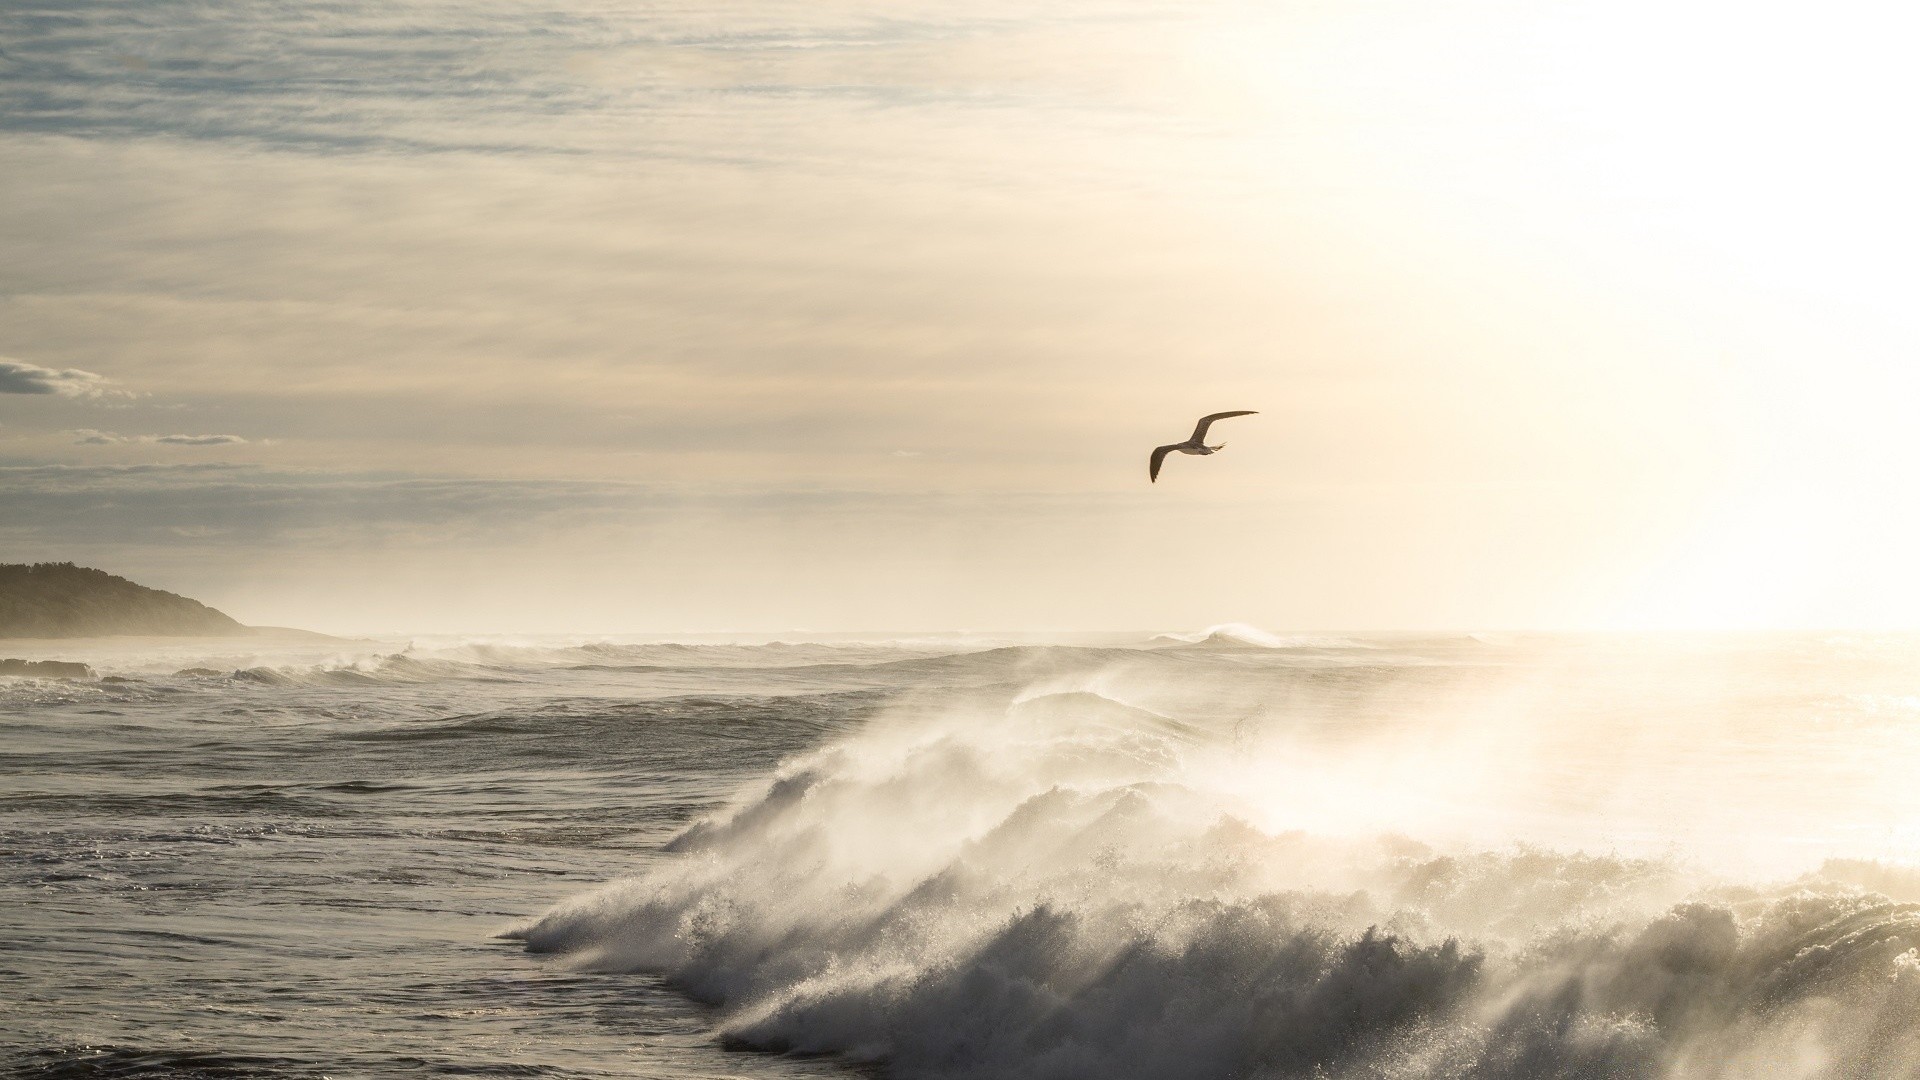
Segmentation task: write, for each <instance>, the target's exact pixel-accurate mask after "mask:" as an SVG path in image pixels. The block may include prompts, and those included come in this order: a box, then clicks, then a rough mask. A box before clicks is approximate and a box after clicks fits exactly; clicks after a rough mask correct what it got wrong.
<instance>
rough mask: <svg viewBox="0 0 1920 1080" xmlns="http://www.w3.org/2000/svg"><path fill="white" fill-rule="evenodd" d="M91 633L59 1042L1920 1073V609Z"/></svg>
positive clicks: (72, 1056) (228, 1054)
mask: <svg viewBox="0 0 1920 1080" xmlns="http://www.w3.org/2000/svg"><path fill="white" fill-rule="evenodd" d="M90 648H93V650H94V651H93V652H92V653H90V654H87V655H79V654H75V653H74V652H73V650H68V651H67V653H64V654H63V656H71V657H72V658H78V659H86V660H89V662H92V663H94V664H95V665H96V667H97V668H99V669H100V671H101V673H102V675H104V676H107V678H105V679H100V680H94V681H83V682H74V683H55V682H48V681H44V680H33V679H7V680H0V722H4V724H5V733H6V743H5V747H6V752H5V754H4V755H0V769H3V770H4V773H5V777H4V783H0V789H4V791H5V792H6V794H0V828H3V829H4V830H5V833H4V835H5V838H6V846H7V847H8V849H9V852H8V853H9V856H10V857H9V858H8V859H7V860H5V863H4V865H5V866H6V867H7V870H6V871H5V877H4V878H0V887H3V888H4V889H5V895H6V896H7V897H8V898H9V899H8V906H9V908H10V909H11V910H14V911H17V912H18V914H19V917H18V920H17V922H18V924H19V925H18V929H17V931H16V935H15V936H14V939H13V940H12V941H11V942H9V943H4V944H0V969H4V971H0V974H4V975H5V976H6V977H7V978H8V979H10V980H14V981H16V982H17V984H18V985H20V986H21V987H22V988H23V989H22V992H21V997H20V1000H21V1001H22V1002H24V1003H26V1009H25V1014H26V1017H27V1023H26V1024H25V1025H24V1026H23V1027H22V1028H21V1029H20V1030H19V1031H18V1032H15V1033H11V1034H9V1035H8V1036H6V1037H5V1038H4V1039H0V1047H3V1048H4V1049H5V1052H6V1053H7V1054H8V1055H10V1057H9V1067H10V1068H12V1069H13V1070H14V1071H15V1072H17V1073H20V1074H23V1075H42V1074H46V1073H45V1072H44V1071H45V1070H58V1071H61V1072H64V1073H65V1074H67V1075H112V1074H114V1073H113V1072H112V1071H111V1070H112V1069H116V1068H118V1069H121V1070H123V1071H124V1070H126V1069H129V1068H133V1067H135V1066H139V1067H142V1068H146V1067H149V1066H151V1067H153V1068H156V1069H165V1070H171V1073H172V1074H174V1075H194V1074H195V1070H198V1074H200V1075H216V1074H217V1075H236V1074H244V1075H251V1074H256V1073H260V1074H269V1073H271V1074H284V1075H311V1074H313V1073H314V1072H318V1071H326V1070H328V1069H332V1070H336V1071H335V1073H334V1075H339V1074H340V1072H346V1073H350V1074H352V1073H364V1074H393V1075H399V1074H419V1073H448V1072H460V1073H470V1072H474V1071H481V1072H503V1073H511V1074H514V1075H596V1076H598V1075H605V1076H616V1075H629V1076H633V1075H638V1076H679V1075H741V1074H749V1073H751V1074H756V1075H780V1076H785V1075H803V1074H805V1075H822V1074H834V1073H840V1074H846V1073H847V1072H848V1071H849V1070H859V1069H878V1070H880V1071H882V1072H884V1073H886V1074H888V1075H895V1076H901V1077H1062V1078H1065V1077H1136V1078H1159V1077H1229V1076H1232V1077H1252V1076H1271V1077H1355V1078H1360V1077H1366V1078H1389V1077H1391V1078H1416V1077H1419V1078H1425V1077H1436V1078H1437V1077H1459V1078H1467V1077H1485V1078H1496V1077H1498V1078H1515V1080H1518V1078H1522V1077H1582V1078H1585V1077H1593V1078H1603V1077H1647V1078H1676V1080H1677V1078H1691V1077H1750V1076H1760V1075H1765V1076H1782V1077H1808V1078H1813V1077H1842V1076H1844V1077H1902V1076H1913V1075H1920V1045H1915V1038H1916V1037H1915V1035H1914V1034H1913V1032H1914V1031H1915V1030H1916V1028H1915V1024H1914V1021H1915V1020H1916V1019H1920V959H1916V957H1920V952H1917V951H1916V948H1917V947H1920V905H1916V904H1915V903H1913V901H1916V900H1920V873H1917V872H1915V871H1914V870H1913V869H1911V868H1910V864H1909V860H1910V858H1911V852H1912V851H1913V849H1914V840H1915V837H1914V835H1913V823H1914V822H1915V821H1916V820H1920V817H1916V811H1920V806H1917V805H1916V803H1917V802H1920V793H1916V792H1914V791H1913V790H1912V785H1911V784H1910V783H1909V782H1908V778H1909V777H1911V776H1912V775H1913V773H1914V768H1915V766H1916V765H1917V764H1920V726H1916V719H1917V718H1920V665H1917V664H1916V661H1920V642H1915V641H1914V640H1912V639H1907V638H1854V639H1848V638H1814V637H1777V638H1760V637H1745V638H1737V639H1736V638H1649V639H1634V638H1622V637H1613V638H1559V639H1548V638H1499V637H1487V636H1481V637H1465V636H1461V637H1448V638H1408V637H1397V638H1385V637H1368V638H1337V637H1327V636H1314V637H1285V636H1278V637H1276V636H1273V635H1268V634H1264V633H1260V632H1257V631H1251V630H1248V629H1245V628H1220V629H1218V630H1217V631H1215V632H1201V633H1193V634H1182V635H1166V636H1162V637H1157V638H1149V637H1147V636H1144V635H1143V636H1141V637H1139V638H1135V639H1128V640H1118V639H1115V640H1107V641H1100V642H1083V643H1079V644H1055V645H1034V644H1009V643H1005V642H996V641H993V640H989V639H978V638H965V637H941V636H926V637H920V638H914V639H893V640H882V639H872V640H867V641H860V642H854V641H840V642H815V643H781V644H748V645H716V644H688V643H640V644H632V643H626V644H623V643H608V642H587V643H577V642H557V641H546V642H514V643H502V642H497V641H496V642H459V641H438V642H416V643H412V644H411V645H403V644H402V643H393V644H390V645H376V646H371V647H367V648H364V649H359V650H358V651H354V650H348V651H347V652H340V651H338V650H335V651H333V652H326V651H324V650H312V649H309V650H305V651H302V650H283V651H282V652H281V653H279V654H274V655H247V654H241V653H226V654H218V655H214V654H208V653H207V652H206V648H205V647H204V646H200V647H198V648H199V649H200V653H201V654H200V655H190V654H191V653H192V652H193V649H194V648H195V647H194V646H169V647H165V648H159V647H149V646H144V645H124V646H114V647H108V646H98V647H92V646H90ZM110 680H111V681H110ZM501 935H505V939H504V940H503V938H502V936H501ZM516 941H518V942H523V943H524V945H525V946H526V949H525V950H524V951H523V950H522V949H520V948H518V947H516V946H515V944H514V943H515V942H516ZM811 1055H825V1056H811ZM208 1062H212V1064H208ZM235 1062H238V1063H239V1064H235ZM143 1063H144V1064H143ZM223 1063H224V1064H223ZM223 1068H224V1069H227V1070H228V1071H227V1072H226V1073H220V1072H219V1071H218V1070H219V1069H223ZM36 1070H41V1071H36Z"/></svg>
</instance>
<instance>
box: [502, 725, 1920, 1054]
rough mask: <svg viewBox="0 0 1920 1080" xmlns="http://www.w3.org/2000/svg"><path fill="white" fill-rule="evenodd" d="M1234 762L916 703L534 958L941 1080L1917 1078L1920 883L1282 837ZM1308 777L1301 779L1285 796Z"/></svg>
mask: <svg viewBox="0 0 1920 1080" xmlns="http://www.w3.org/2000/svg"><path fill="white" fill-rule="evenodd" d="M1241 756H1244V748H1243V746H1242V745H1241V743H1240V741H1239V740H1238V739H1237V738H1236V737H1235V735H1234V733H1233V732H1231V731H1228V730H1223V729H1219V728H1217V727H1216V726H1209V725H1194V724H1189V723H1185V722H1182V721H1179V720H1176V719H1174V718H1171V717H1168V716H1164V715H1160V714H1157V713H1155V712H1152V711H1149V710H1145V709H1140V708H1135V707H1132V706H1129V705H1127V704H1124V703H1122V702H1120V701H1117V700H1113V699H1111V698H1107V697H1102V696H1100V695H1098V694H1094V693H1090V692H1086V691H1079V692H1072V693H1036V694H1034V695H1032V696H1027V697H1025V698H1023V699H1016V700H1015V701H1014V703H1013V704H1010V705H1009V704H1007V703H1006V701H1005V699H993V700H975V701H974V702H973V703H971V704H966V705H954V704H945V705H942V706H940V707H937V708H935V707H930V706H920V707H911V706H905V705H903V706H899V707H897V708H896V709H895V711H894V712H893V713H891V714H890V715H888V716H886V717H885V718H883V719H881V720H878V721H876V722H874V723H872V724H871V725H869V726H868V727H866V728H865V729H863V730H862V731H860V732H859V733H858V734H855V735H853V736H852V737H849V738H847V739H845V740H843V741H841V742H838V743H836V744H833V745H830V746H828V747H826V748H824V749H821V750H818V751H816V752H813V753H810V754H807V755H805V756H803V757H801V758H798V759H796V760H793V761H791V762H789V763H788V764H786V765H785V766H783V767H782V768H780V769H779V770H778V771H777V772H776V773H775V774H774V776H773V777H772V778H771V779H770V780H769V781H768V782H766V783H765V784H764V785H763V786H762V787H760V788H758V789H756V790H754V791H752V792H749V793H747V794H746V795H744V796H743V797H741V798H740V799H739V800H738V801H737V802H736V803H734V804H733V805H732V806H731V807H730V808H728V809H727V810H725V811H723V812H721V813H718V814H716V815H714V816H712V817H710V818H709V819H707V820H705V821H702V822H700V823H698V824H696V825H694V826H693V827H692V828H690V829H688V830H686V831H685V832H684V833H682V834H681V835H680V836H679V838H678V839H677V840H676V841H675V842H674V843H673V844H672V846H671V850H672V851H673V852H674V853H675V857H674V858H673V859H672V860H671V861H669V862H668V863H667V864H666V865H664V866H663V867H662V868H661V869H659V870H657V871H656V872H654V873H651V874H649V875H647V876H644V877H641V878H637V879H633V880H628V881H623V882H619V883H616V884H613V885H610V886H608V887H606V888H603V889H601V890H599V891H596V892H593V893H590V894H587V895H585V896H582V897H579V898H577V899H575V900H572V901H570V902H567V903H564V904H562V905H560V906H559V907H557V908H555V909H554V910H552V911H550V912H548V913H547V914H546V915H544V916H542V917H540V918H539V919H537V920H536V921H534V922H532V923H531V924H529V925H526V926H524V927H522V928H520V929H518V930H516V931H514V932H513V936H516V937H519V938H522V939H524V940H525V942H526V943H527V945H528V947H529V948H531V949H534V950H537V951H543V952H553V953H561V954H565V955H566V956H568V957H570V958H571V959H572V960H574V961H575V962H577V963H579V964H581V965H583V966H588V967H592V968H596V969H602V970H621V971H627V970H644V971H651V972H659V973H663V974H665V975H666V976H668V977H669V978H671V979H672V980H674V981H675V983H676V984H677V985H680V986H682V987H683V988H685V989H686V990H687V991H688V992H690V993H692V994H694V995H696V996H698V997H700V998H703V999H706V1000H709V1001H712V1002H715V1003H718V1004H720V1005H722V1006H723V1007H724V1013H723V1015H724V1021H723V1031H724V1035H725V1037H726V1038H728V1039H729V1040H732V1041H734V1042H736V1043H738V1044H741V1045H745V1046H751V1047H757V1048H762V1049H769V1050H789V1051H798V1052H806V1053H822V1052H826V1053H837V1054H842V1055H845V1056H847V1057H850V1058H853V1059H857V1060H864V1061H874V1062H884V1063H886V1065H887V1066H888V1068H889V1069H890V1070H891V1071H893V1072H895V1073H897V1074H899V1075H902V1076H909V1077H925V1078H942V1080H945V1078H953V1080H961V1078H969V1080H970V1078H981V1080H986V1078H1004V1077H1020V1078H1069V1077H1102V1078H1115V1080H1162V1078H1165V1080H1172V1078H1208V1077H1221V1078H1224V1077H1276V1078H1278V1077H1320V1078H1351V1080H1413V1078H1457V1080H1466V1078H1483V1080H1539V1078H1549V1077H1553V1078H1568V1080H1575V1078H1593V1080H1598V1078H1649V1080H1651V1078H1665V1080H1683V1078H1685V1080H1691V1078H1725V1080H1732V1078H1736V1077H1759V1076H1766V1077H1805V1078H1813V1077H1841V1076H1844V1077H1853V1078H1881V1077H1885V1078H1893V1077H1905V1076H1911V1075H1913V1073H1912V1065H1911V1063H1912V1062H1914V1061H1916V1060H1920V1024H1916V1023H1915V1021H1916V1019H1920V948H1917V947H1920V905H1915V904H1912V903H1903V902H1898V901H1896V900H1893V899H1890V898H1889V896H1888V895H1887V894H1888V893H1893V894H1897V895H1913V894H1912V893H1911V892H1907V891H1905V890H1910V889H1912V888H1914V887H1915V884H1916V883H1915V882H1914V881H1913V880H1912V878H1911V875H1910V874H1903V872H1901V871H1899V870H1897V869H1895V868H1888V867H1882V866H1880V865H1878V864H1873V863H1852V864H1834V865H1833V866H1831V867H1830V868H1829V869H1830V872H1829V873H1823V874H1821V875H1816V876H1814V877H1810V878H1808V879H1804V880H1802V881H1800V882H1798V883H1795V884H1792V885H1785V886H1765V887H1755V886H1736V885H1730V884H1727V883H1724V882H1716V881H1714V880H1711V879H1708V878H1705V877H1703V876H1701V875H1699V874H1697V873H1695V872H1693V871H1690V870H1688V869H1687V868H1686V867H1684V866H1683V865H1681V864H1679V863H1675V862H1672V861H1669V860H1664V859H1649V858H1626V857H1618V856H1596V855H1584V854H1577V853H1567V852H1561V851H1554V850H1546V849H1538V848H1527V847H1513V848H1510V849H1505V850H1473V849H1461V850H1437V849H1435V848H1431V847H1429V846H1427V845H1426V844H1423V843H1420V842H1416V841H1414V840H1411V839H1408V838H1406V837H1404V836H1396V835H1392V834H1384V835H1382V834H1374V833H1356V832H1336V831H1331V830H1322V831H1319V832H1308V831H1302V830H1298V829H1293V828H1287V827H1277V828H1276V827H1275V826H1274V825H1272V823H1271V822H1270V821H1267V823H1266V824H1264V825H1261V824H1256V823H1258V822H1262V821H1263V820H1264V818H1263V814H1264V815H1266V817H1268V818H1270V817H1271V814H1270V811H1264V810H1263V809H1262V808H1259V807H1255V806H1252V805H1250V804H1248V803H1247V801H1246V791H1245V789H1244V788H1242V787H1239V786H1236V785H1235V784H1232V783H1227V782H1224V781H1223V780H1222V779H1221V778H1222V777H1225V776H1228V775H1230V774H1231V766H1232V764H1233V762H1234V760H1235V759H1236V758H1237V757H1241ZM1306 770H1307V766H1302V767H1301V768H1300V769H1297V770H1295V769H1290V768H1289V767H1287V765H1286V763H1285V762H1282V763H1281V766H1280V767H1279V768H1277V769H1276V770H1275V771H1274V773H1273V775H1272V778H1271V790H1269V791H1267V792H1266V793H1265V794H1266V795H1267V796H1269V797H1270V798H1269V801H1270V802H1272V803H1274V804H1277V805H1279V806H1281V807H1283V808H1284V807H1286V806H1287V805H1289V801H1290V800H1293V799H1295V798H1296V794H1295V793H1296V791H1298V792H1305V791H1307V781H1308V780H1309V779H1310V778H1311V777H1310V775H1309V773H1308V771H1306ZM1369 794H1370V793H1368V792H1350V793H1348V797H1349V798H1351V799H1355V800H1365V799H1366V798H1367V797H1368V795H1369ZM1298 797H1299V798H1306V797H1307V796H1305V795H1304V794H1303V795H1300V796H1298ZM1284 816H1285V815H1284V812H1283V813H1282V817H1284ZM1417 824H1418V823H1417V822H1409V823H1408V827H1409V828H1413V827H1415V826H1417ZM1876 890H1877V891H1876Z"/></svg>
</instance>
